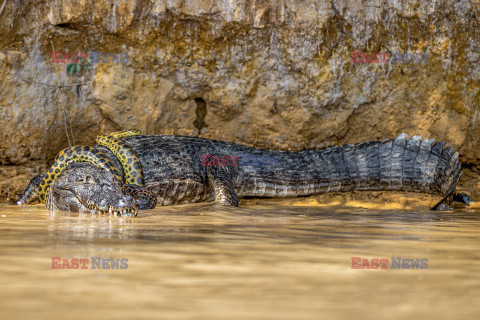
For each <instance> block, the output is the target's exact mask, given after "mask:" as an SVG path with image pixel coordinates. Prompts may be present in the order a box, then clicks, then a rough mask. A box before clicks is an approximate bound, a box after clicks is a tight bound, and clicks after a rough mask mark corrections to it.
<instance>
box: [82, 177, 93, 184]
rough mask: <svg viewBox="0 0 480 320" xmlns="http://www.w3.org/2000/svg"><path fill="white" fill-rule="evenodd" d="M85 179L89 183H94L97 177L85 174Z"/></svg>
mask: <svg viewBox="0 0 480 320" xmlns="http://www.w3.org/2000/svg"><path fill="white" fill-rule="evenodd" d="M84 181H85V183H89V184H94V183H95V179H93V177H92V176H90V175H87V176H85V179H84Z"/></svg>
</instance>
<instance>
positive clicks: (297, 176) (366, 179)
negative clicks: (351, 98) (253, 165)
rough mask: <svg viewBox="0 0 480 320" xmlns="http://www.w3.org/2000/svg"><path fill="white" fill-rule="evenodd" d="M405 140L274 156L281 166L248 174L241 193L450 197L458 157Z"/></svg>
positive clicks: (443, 148)
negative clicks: (366, 192) (394, 193)
mask: <svg viewBox="0 0 480 320" xmlns="http://www.w3.org/2000/svg"><path fill="white" fill-rule="evenodd" d="M407 137H408V135H407V134H401V135H399V136H398V137H397V138H396V139H394V140H385V141H372V142H368V143H358V144H354V145H343V146H339V147H337V146H335V147H329V148H326V149H321V150H304V151H299V152H275V151H270V152H269V153H270V155H269V156H273V157H274V158H275V159H278V163H276V164H277V166H275V167H274V168H273V169H270V170H269V169H266V168H260V169H259V170H251V171H250V172H248V177H247V179H245V180H243V179H242V180H243V181H241V183H240V184H239V185H240V188H239V190H238V191H239V192H238V194H239V195H240V196H267V197H272V196H273V197H275V196H276V197H278V196H302V195H311V194H318V193H325V192H330V191H352V190H372V191H373V190H379V191H394V190H396V191H413V192H424V193H430V194H438V195H441V196H444V197H445V196H448V195H450V194H452V192H453V191H454V189H455V186H456V184H457V182H458V180H459V179H460V175H461V166H460V162H459V157H458V153H457V152H453V149H452V148H451V147H446V144H445V143H444V142H437V143H434V139H430V140H429V139H425V140H422V138H421V137H419V136H413V137H411V138H410V139H407ZM247 171H248V170H247Z"/></svg>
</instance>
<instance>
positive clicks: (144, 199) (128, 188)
mask: <svg viewBox="0 0 480 320" xmlns="http://www.w3.org/2000/svg"><path fill="white" fill-rule="evenodd" d="M124 192H125V194H126V195H129V196H131V197H132V198H134V199H135V200H137V203H138V208H139V209H140V210H148V209H153V208H155V206H156V205H157V196H156V194H155V192H153V191H150V190H148V189H147V188H145V187H139V186H136V185H131V184H127V185H125V187H124Z"/></svg>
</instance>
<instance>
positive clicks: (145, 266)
mask: <svg viewBox="0 0 480 320" xmlns="http://www.w3.org/2000/svg"><path fill="white" fill-rule="evenodd" d="M478 214H479V211H478V209H474V210H458V211H455V212H449V213H438V212H430V211H418V210H417V211H412V210H410V211H405V210H388V211H378V210H367V209H358V208H351V207H346V206H336V207H325V206H323V207H290V206H273V205H270V206H261V205H255V206H254V205H250V206H246V207H241V208H225V207H221V206H217V205H215V204H194V205H183V206H174V207H159V208H156V209H155V210H151V211H147V212H145V213H143V215H142V217H141V218H119V217H111V216H91V215H85V214H74V213H66V212H56V213H53V212H47V211H45V210H44V209H43V208H42V206H30V207H23V208H21V207H13V206H7V205H0V283H1V284H2V290H0V308H1V310H2V315H3V316H5V317H6V318H16V317H18V318H32V317H35V318H42V317H43V318H48V317H55V318H58V317H59V316H61V317H72V312H74V313H75V312H76V313H79V314H82V312H84V310H91V311H95V312H94V315H96V316H98V318H103V317H105V316H106V315H108V316H109V317H111V316H114V317H118V318H127V317H128V318H152V319H153V318H155V319H157V318H159V315H162V317H161V318H181V319H183V318H209V319H210V318H218V319H225V318H229V319H231V318H238V319H245V318H252V317H253V318H260V319H263V318H264V319H271V318H275V319H292V318H303V319H310V318H311V319H318V318H323V317H327V318H345V319H350V318H351V317H353V316H355V318H368V319H370V318H372V314H375V316H374V318H376V317H380V316H382V317H387V316H388V317H389V318H406V317H428V318H442V317H453V318H463V317H467V316H474V317H476V315H477V311H478V310H477V309H478V308H477V307H476V305H477V301H476V300H477V297H478V296H479V294H480V278H479V276H478V274H479V272H480V263H479V258H480V253H479V252H478V248H479V245H480V239H479V237H478V234H479V232H480V221H479V219H478ZM358 256H360V257H365V258H368V259H372V258H388V259H390V258H391V257H402V258H414V259H415V258H418V259H422V258H427V259H428V261H429V267H428V269H425V270H419V269H416V270H389V269H386V270H352V269H351V257H358ZM51 257H62V258H67V259H73V258H86V259H91V258H92V257H101V258H105V259H120V258H126V259H128V269H126V270H92V269H88V270H52V269H51V266H52V264H51ZM451 306H454V307H455V308H452V307H451ZM372 312H373V313H372ZM392 312H393V313H392ZM322 315H323V317H322ZM74 318H75V317H74Z"/></svg>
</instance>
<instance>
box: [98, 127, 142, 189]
mask: <svg viewBox="0 0 480 320" xmlns="http://www.w3.org/2000/svg"><path fill="white" fill-rule="evenodd" d="M139 134H140V131H139V130H137V129H130V130H127V131H118V132H113V133H107V134H103V135H101V136H98V137H97V139H96V141H97V143H98V144H99V145H101V146H104V147H106V148H108V149H109V150H110V151H112V153H113V154H114V155H115V156H116V157H117V159H118V160H119V161H120V163H121V164H122V167H123V171H124V173H125V183H126V184H131V185H136V186H139V187H144V186H145V181H144V178H143V170H142V165H141V163H140V159H139V158H138V156H137V154H136V152H135V151H134V150H133V149H132V148H130V147H129V146H128V145H127V144H126V143H125V142H123V141H122V140H121V138H126V137H131V136H136V135H139Z"/></svg>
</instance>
